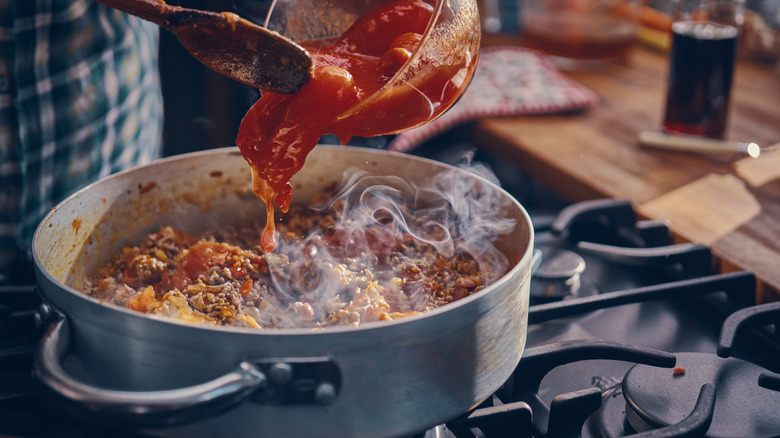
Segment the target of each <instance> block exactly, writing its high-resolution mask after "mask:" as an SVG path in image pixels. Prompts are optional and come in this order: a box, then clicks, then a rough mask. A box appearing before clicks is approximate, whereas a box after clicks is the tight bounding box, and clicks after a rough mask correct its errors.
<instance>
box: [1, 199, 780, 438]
mask: <svg viewBox="0 0 780 438" xmlns="http://www.w3.org/2000/svg"><path fill="white" fill-rule="evenodd" d="M529 211H530V213H531V216H532V222H533V224H534V227H535V232H536V239H535V249H536V252H535V259H534V274H533V277H532V283H531V284H532V286H531V307H530V310H529V329H528V338H527V347H526V350H525V353H524V355H523V358H522V360H521V361H520V364H519V365H518V367H517V369H516V370H515V371H514V373H513V375H512V377H511V378H510V379H509V380H508V381H507V382H506V383H505V384H504V385H503V387H502V388H501V389H500V390H499V391H497V392H496V393H495V394H493V395H492V396H491V397H490V398H489V399H488V400H486V401H485V402H484V403H483V404H482V405H480V406H478V407H477V408H476V409H474V410H472V411H471V412H465V413H463V416H461V417H460V418H456V419H453V420H452V421H450V422H447V423H446V424H443V425H441V426H438V427H436V428H434V429H431V430H428V431H425V432H422V433H421V434H420V435H418V436H417V437H415V438H433V437H442V438H444V437H455V438H465V437H470V438H477V437H486V438H490V437H510V436H511V437H524V436H528V437H537V438H538V437H624V436H641V437H676V436H702V435H703V436H713V437H716V436H717V437H727V436H732V437H745V436H753V437H763V436H767V437H768V436H777V435H780V416H778V415H777V413H778V412H777V408H778V406H780V376H778V375H777V374H775V373H776V372H779V371H780V342H778V339H779V338H778V336H776V333H775V330H774V326H773V325H772V324H774V323H775V322H777V321H778V320H779V319H780V303H768V304H762V305H756V304H755V290H756V279H755V277H754V276H753V275H752V274H751V273H749V272H731V273H725V274H722V273H717V272H716V270H715V269H714V267H713V258H712V255H711V254H710V251H709V250H708V249H707V248H706V247H704V246H701V245H696V244H691V243H674V241H673V238H672V236H671V233H670V231H669V228H668V227H667V225H666V224H665V223H663V222H657V221H646V220H639V219H638V218H637V216H636V214H635V212H634V209H633V208H632V206H631V204H630V203H629V202H627V201H624V200H619V199H618V200H616V199H604V200H593V201H587V202H581V203H575V204H571V205H565V206H563V207H562V208H561V209H560V210H559V211H556V212H554V213H552V214H551V213H549V212H543V213H538V212H536V213H535V212H534V210H533V209H529ZM40 305H41V302H40V299H39V298H38V295H37V294H36V292H35V285H33V284H15V285H5V286H2V287H0V317H2V320H1V321H0V330H1V331H2V332H1V333H2V334H1V335H0V370H2V373H0V435H14V436H37V437H55V436H56V437H62V436H66V437H83V436H95V433H96V432H95V430H94V429H93V428H91V426H89V425H86V426H85V425H83V424H80V423H79V422H78V421H77V420H76V419H74V418H69V417H67V416H65V415H63V414H60V413H58V412H55V411H53V410H52V409H50V408H48V405H46V404H45V402H43V401H42V400H41V399H40V397H39V393H38V389H37V387H36V381H35V379H34V378H33V376H32V372H31V370H32V357H33V354H34V351H35V349H36V347H37V342H38V339H39V337H40V335H41V333H42V324H41V323H40V321H41V320H42V319H45V318H43V317H42V315H40ZM109 434H110V436H121V434H119V433H117V432H116V431H110V433H109ZM705 434H706V435H705ZM378 435H381V433H378ZM106 436H108V435H106Z"/></svg>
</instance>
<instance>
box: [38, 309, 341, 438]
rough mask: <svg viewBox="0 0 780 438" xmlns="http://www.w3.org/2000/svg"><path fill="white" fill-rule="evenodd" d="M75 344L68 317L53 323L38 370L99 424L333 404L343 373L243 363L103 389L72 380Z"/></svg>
mask: <svg viewBox="0 0 780 438" xmlns="http://www.w3.org/2000/svg"><path fill="white" fill-rule="evenodd" d="M69 345H70V329H69V326H68V320H67V318H66V317H63V318H61V319H59V320H58V321H56V322H53V323H52V324H50V325H49V328H48V330H47V332H46V333H45V334H44V335H43V338H42V340H41V342H40V344H39V346H38V350H37V352H36V357H35V365H34V370H35V374H36V376H37V378H38V379H39V380H40V381H41V382H42V383H43V384H44V385H45V386H46V387H48V389H49V390H51V391H52V394H50V395H53V396H54V398H55V400H54V401H55V402H57V401H64V402H65V403H62V406H63V407H64V408H65V409H66V410H70V411H72V412H75V413H78V414H93V415H94V414H97V415H95V417H96V418H98V419H99V420H106V421H108V422H111V423H114V424H116V423H117V422H121V423H124V424H132V425H133V426H134V427H138V428H153V427H165V426H173V425H179V424H187V423H192V422H195V421H198V420H203V419H204V418H206V417H210V416H214V415H217V414H219V413H222V412H224V411H227V410H229V409H231V408H234V407H236V406H237V405H239V404H241V403H243V402H245V401H247V400H248V401H249V402H253V403H263V404H329V403H331V402H333V401H334V400H335V398H336V396H337V394H338V389H339V386H340V373H339V371H338V368H337V367H336V365H335V364H334V363H333V362H332V361H330V360H329V359H328V358H322V357H315V358H286V359H261V360H245V361H242V362H241V363H240V364H239V365H238V367H237V368H236V369H234V370H233V371H231V372H229V373H227V374H225V375H223V376H220V377H217V378H216V379H214V380H211V381H209V382H206V383H202V384H198V385H194V386H189V387H185V388H177V389H170V390H161V391H119V390H112V389H105V388H98V387H95V386H92V385H90V384H88V383H85V382H83V381H79V380H77V379H76V378H74V377H73V376H71V375H70V374H69V373H68V371H66V370H65V368H63V366H62V365H61V363H62V360H63V358H64V356H65V354H66V353H67V351H68V347H69Z"/></svg>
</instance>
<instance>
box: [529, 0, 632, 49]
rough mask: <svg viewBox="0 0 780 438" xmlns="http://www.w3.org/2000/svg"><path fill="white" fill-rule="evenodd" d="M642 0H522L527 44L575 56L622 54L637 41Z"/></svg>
mask: <svg viewBox="0 0 780 438" xmlns="http://www.w3.org/2000/svg"><path fill="white" fill-rule="evenodd" d="M641 6H642V5H641V2H640V1H638V0H522V8H521V17H522V35H521V36H522V38H523V42H524V44H526V45H528V46H529V47H532V48H535V49H537V50H540V51H543V52H545V53H547V54H550V55H553V56H559V57H563V58H571V59H606V58H618V57H621V56H623V55H625V54H626V53H628V52H629V50H630V49H631V47H632V46H633V45H634V41H635V36H636V31H637V23H638V19H639V12H640V10H641Z"/></svg>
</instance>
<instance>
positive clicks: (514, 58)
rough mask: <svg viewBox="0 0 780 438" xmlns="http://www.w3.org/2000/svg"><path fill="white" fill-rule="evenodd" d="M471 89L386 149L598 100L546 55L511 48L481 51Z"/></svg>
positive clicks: (409, 146)
mask: <svg viewBox="0 0 780 438" xmlns="http://www.w3.org/2000/svg"><path fill="white" fill-rule="evenodd" d="M479 56H480V59H479V62H478V63H477V70H476V72H475V73H474V77H473V79H472V82H471V84H470V85H469V87H468V88H467V89H466V91H465V92H464V93H463V95H462V96H461V97H460V100H459V101H458V102H457V103H456V104H455V105H453V106H452V107H451V108H450V109H449V110H448V111H447V112H445V113H444V114H443V115H442V116H441V117H439V118H438V119H436V120H434V121H433V122H431V123H428V124H426V125H423V126H420V127H417V128H414V129H410V130H408V131H404V132H402V133H400V134H399V135H397V136H396V137H395V138H394V139H393V141H392V142H391V143H390V145H389V149H390V150H393V151H400V152H404V151H408V150H410V149H413V148H414V147H416V146H417V145H419V144H420V143H422V142H424V141H426V140H428V139H430V138H432V137H434V136H435V135H437V134H439V133H441V132H443V131H445V130H447V129H449V128H452V127H453V126H455V125H457V124H460V123H463V122H466V121H469V120H473V119H475V118H478V117H487V116H517V115H539V114H552V113H559V112H568V111H575V110H582V109H586V108H589V107H591V106H593V105H595V104H596V103H597V102H598V96H597V95H596V94H595V93H594V92H593V91H592V90H590V89H588V88H586V87H585V86H583V85H582V84H579V83H577V82H575V81H574V80H573V79H571V78H569V77H567V76H565V75H563V74H562V73H561V72H560V71H559V70H558V69H557V68H556V67H555V66H554V65H553V63H552V61H551V60H550V58H549V57H548V56H547V55H544V54H542V53H539V52H536V51H534V50H530V49H525V48H521V47H513V46H501V47H488V48H484V49H482V50H481V51H480V55H479Z"/></svg>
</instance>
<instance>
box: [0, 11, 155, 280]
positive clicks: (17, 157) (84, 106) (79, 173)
mask: <svg viewBox="0 0 780 438" xmlns="http://www.w3.org/2000/svg"><path fill="white" fill-rule="evenodd" d="M158 37H159V30H158V27H157V26H156V25H153V24H151V23H149V22H145V21H143V20H140V19H137V18H135V17H131V16H129V15H126V14H124V13H121V12H119V11H116V10H114V9H111V8H108V7H105V6H103V5H100V4H97V3H95V2H93V1H92V0H0V270H1V269H2V267H3V264H4V263H6V265H7V263H8V261H9V258H12V257H13V253H14V252H17V251H18V250H19V249H21V250H24V249H28V248H29V246H30V243H31V239H32V234H33V232H34V231H35V227H36V226H37V224H38V223H39V222H40V220H41V219H42V218H43V216H45V214H46V213H47V212H48V211H49V209H50V208H51V207H52V206H53V205H56V203H58V202H59V201H60V200H62V199H63V198H64V197H66V196H67V195H69V194H70V193H72V192H74V191H75V190H77V189H79V188H80V187H82V186H84V185H86V184H88V183H90V182H92V181H95V180H96V179H99V178H101V177H105V176H107V175H109V174H111V173H114V172H116V171H119V170H122V169H125V168H128V167H131V166H135V165H139V164H143V163H146V162H149V161H151V160H153V159H155V158H157V157H158V156H159V154H160V152H161V139H162V94H161V90H160V80H159V74H158V70H157V53H158ZM0 272H1V271H0Z"/></svg>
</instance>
